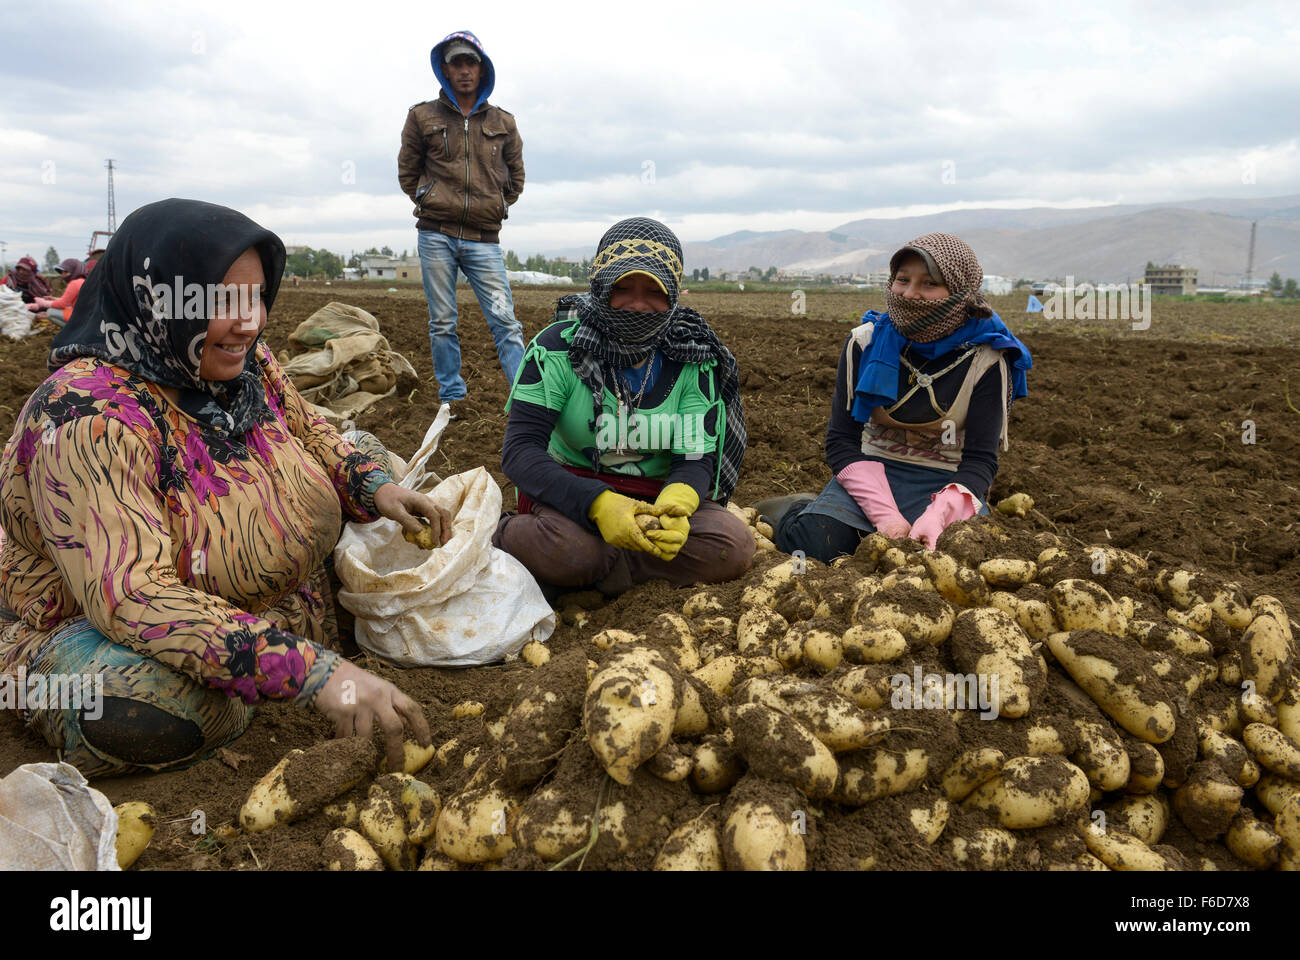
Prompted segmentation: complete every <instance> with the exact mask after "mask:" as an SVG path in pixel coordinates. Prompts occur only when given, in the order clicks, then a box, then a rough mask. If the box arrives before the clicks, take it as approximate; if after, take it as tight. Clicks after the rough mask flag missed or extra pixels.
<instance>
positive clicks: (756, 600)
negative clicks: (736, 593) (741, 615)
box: [740, 584, 776, 609]
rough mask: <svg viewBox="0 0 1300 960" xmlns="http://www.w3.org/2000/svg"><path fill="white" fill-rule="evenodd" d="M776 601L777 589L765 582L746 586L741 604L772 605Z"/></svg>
mask: <svg viewBox="0 0 1300 960" xmlns="http://www.w3.org/2000/svg"><path fill="white" fill-rule="evenodd" d="M775 602H776V591H775V590H774V589H773V588H772V587H769V586H765V585H763V584H753V585H751V586H748V587H746V588H745V590H744V592H743V593H742V594H741V595H740V605H741V606H742V607H745V608H746V609H748V608H750V607H771V606H772V604H774V603H775Z"/></svg>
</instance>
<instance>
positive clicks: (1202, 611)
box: [1165, 603, 1214, 633]
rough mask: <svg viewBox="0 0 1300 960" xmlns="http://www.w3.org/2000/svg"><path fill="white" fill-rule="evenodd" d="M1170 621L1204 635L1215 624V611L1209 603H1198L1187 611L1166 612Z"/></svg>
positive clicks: (1174, 610) (1173, 610)
mask: <svg viewBox="0 0 1300 960" xmlns="http://www.w3.org/2000/svg"><path fill="white" fill-rule="evenodd" d="M1165 616H1166V617H1168V618H1169V620H1170V621H1172V622H1173V623H1175V624H1177V625H1178V626H1180V627H1183V628H1184V629H1187V630H1191V631H1193V632H1194V633H1204V632H1205V631H1206V630H1209V629H1210V624H1211V623H1213V622H1214V611H1213V610H1211V609H1210V605H1209V604H1208V603H1197V604H1194V605H1192V606H1191V607H1189V608H1188V609H1186V610H1179V609H1177V608H1170V609H1168V610H1166V611H1165Z"/></svg>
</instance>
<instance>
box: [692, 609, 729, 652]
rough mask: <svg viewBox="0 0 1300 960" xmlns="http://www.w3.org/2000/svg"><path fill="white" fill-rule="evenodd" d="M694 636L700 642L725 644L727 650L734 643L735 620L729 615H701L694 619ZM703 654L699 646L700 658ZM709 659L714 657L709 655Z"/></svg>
mask: <svg viewBox="0 0 1300 960" xmlns="http://www.w3.org/2000/svg"><path fill="white" fill-rule="evenodd" d="M695 636H696V637H698V638H699V640H700V642H701V643H702V644H704V643H708V644H713V645H715V646H718V645H720V646H725V647H726V648H727V651H729V650H730V648H731V647H732V646H734V645H735V639H736V621H734V620H732V619H731V618H730V617H701V618H700V619H699V620H697V621H695ZM724 652H725V651H724ZM703 656H704V650H703V648H701V650H700V657H701V659H703ZM709 659H714V658H713V657H710V658H709ZM705 662H706V663H707V662H708V661H707V660H706V661H705Z"/></svg>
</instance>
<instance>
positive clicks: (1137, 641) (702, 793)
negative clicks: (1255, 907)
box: [244, 502, 1300, 870]
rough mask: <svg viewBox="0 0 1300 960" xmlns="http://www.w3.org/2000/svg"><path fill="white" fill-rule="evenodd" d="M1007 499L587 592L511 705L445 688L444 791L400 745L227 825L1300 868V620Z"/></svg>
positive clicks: (329, 854) (576, 859)
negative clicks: (1032, 516) (632, 590)
mask: <svg viewBox="0 0 1300 960" xmlns="http://www.w3.org/2000/svg"><path fill="white" fill-rule="evenodd" d="M1018 508H1019V509H1018ZM1025 509H1027V508H1026V506H1025V504H1024V503H1023V502H1012V503H1010V504H1007V505H1006V506H1005V508H1004V509H1002V510H1001V511H1000V515H998V516H995V517H993V518H976V519H974V520H971V521H966V522H964V523H961V524H957V525H954V526H953V527H951V528H949V529H948V530H947V531H945V533H944V534H943V536H942V537H941V538H940V540H939V544H938V547H939V549H938V550H935V551H928V550H925V549H924V548H923V547H922V546H920V545H918V544H916V543H915V542H912V541H906V540H900V541H890V540H888V539H886V538H885V537H883V536H881V535H879V534H873V535H871V536H869V537H867V538H866V539H864V540H863V542H862V544H861V546H860V548H859V549H858V551H857V553H856V554H855V555H854V556H853V557H843V558H840V559H839V560H837V561H836V562H835V563H834V564H832V565H831V566H829V567H828V566H826V565H823V564H820V563H817V562H815V561H812V560H804V559H802V558H798V557H795V558H790V557H785V556H783V555H781V554H779V553H773V552H770V551H768V552H765V553H760V554H759V556H758V558H757V559H756V563H755V569H754V570H753V571H752V572H751V573H750V574H749V575H748V576H747V577H746V578H745V579H744V580H743V581H742V582H740V583H736V584H727V585H720V586H718V587H716V588H705V589H700V590H693V591H682V592H681V594H680V595H681V598H682V599H681V606H680V607H679V608H677V609H673V610H670V611H665V612H663V613H660V614H659V615H658V616H656V617H654V618H653V619H652V620H650V621H649V622H645V621H644V620H641V621H639V622H636V623H625V624H623V626H624V627H625V628H626V629H623V628H620V627H617V626H615V627H608V628H606V629H600V630H595V629H593V628H592V627H591V625H590V623H589V621H588V620H587V619H580V618H579V616H578V613H579V612H580V611H577V608H575V611H574V612H573V613H572V614H571V615H570V616H567V617H566V622H568V623H569V624H570V625H572V626H574V627H575V629H576V630H577V633H578V635H579V636H580V637H581V638H582V645H581V647H579V648H573V649H569V650H567V651H566V652H564V653H560V654H557V655H555V656H553V657H548V658H538V659H536V660H530V661H529V662H530V664H531V665H532V666H533V669H529V670H527V671H516V672H514V673H511V674H510V675H509V676H511V677H512V678H514V677H519V676H522V678H523V679H522V680H520V681H519V683H518V686H517V689H516V690H515V691H514V695H513V698H512V700H511V703H510V707H509V709H508V710H506V711H505V712H504V713H501V714H500V715H497V716H492V715H490V714H489V713H488V712H486V711H485V709H484V706H483V704H481V703H464V704H460V705H458V706H457V707H456V708H455V709H454V710H453V712H452V713H453V716H454V717H455V718H456V719H455V720H454V723H457V724H463V725H464V728H463V729H464V730H465V731H466V732H465V734H463V735H461V736H457V737H453V738H451V739H450V740H448V741H447V742H445V743H443V744H442V745H441V746H439V747H438V748H437V750H436V751H430V752H431V753H433V756H432V758H430V757H428V756H424V757H423V760H424V762H426V763H430V767H429V769H430V770H434V771H439V773H438V777H439V778H440V779H439V780H438V781H437V782H438V783H439V784H440V787H439V790H441V791H442V792H443V793H444V794H445V796H444V798H442V799H444V800H445V802H441V803H440V802H439V800H440V798H439V796H438V793H437V792H435V791H434V788H432V787H430V786H429V785H428V784H424V783H421V782H420V781H419V780H415V779H414V777H413V776H412V774H414V773H417V772H419V769H420V768H419V767H418V766H408V772H407V774H405V775H403V774H388V775H386V776H381V777H379V778H378V779H376V780H375V781H374V783H373V784H372V785H371V786H370V787H369V792H368V795H367V799H366V801H365V803H364V805H361V807H360V808H359V809H346V810H339V809H338V807H339V804H337V803H336V804H334V805H333V806H332V807H330V808H324V807H323V805H324V804H327V803H329V801H330V800H331V799H333V797H328V798H325V799H322V794H323V793H329V792H330V791H329V790H325V791H322V790H319V789H318V790H317V791H316V794H315V795H314V796H313V797H311V798H310V800H309V801H307V802H306V804H305V805H299V806H297V807H294V806H293V804H292V802H291V800H278V799H276V798H275V797H273V798H272V801H271V802H270V806H269V807H266V806H265V805H263V806H259V805H258V804H255V803H254V802H253V798H251V797H250V802H249V803H250V806H249V807H246V813H247V814H248V817H251V818H252V819H251V820H248V819H246V821H245V824H244V825H245V828H246V829H252V828H253V827H252V826H250V823H254V824H260V823H263V822H270V823H272V824H273V823H275V822H282V821H283V820H286V819H295V818H297V817H298V816H302V815H308V814H307V812H306V811H307V810H308V809H309V808H310V809H312V810H317V811H319V810H322V809H324V810H325V813H326V815H327V816H330V817H331V818H332V819H334V820H335V821H336V822H337V825H338V826H337V829H336V830H335V831H334V832H333V833H332V834H330V836H329V838H328V839H327V840H326V842H325V847H324V849H323V851H322V861H323V865H326V866H329V867H330V868H332V869H382V868H384V867H387V868H390V869H411V868H413V867H415V866H416V865H417V864H418V865H419V868H420V869H467V868H471V867H478V868H489V869H493V868H500V867H505V868H519V869H541V868H549V869H574V868H582V867H586V868H593V867H594V868H604V867H608V866H621V867H627V866H640V867H652V868H653V869H657V870H727V869H730V870H802V869H810V868H813V867H814V866H819V865H834V866H841V867H842V866H846V865H847V866H852V867H858V868H873V867H874V868H882V867H886V868H887V867H892V866H902V867H909V866H912V867H922V868H927V867H935V866H938V867H944V868H951V869H999V868H1006V869H1062V870H1106V869H1114V870H1180V869H1222V868H1230V869H1243V868H1253V869H1284V870H1293V869H1297V868H1300V672H1298V671H1297V668H1296V660H1297V655H1296V653H1297V651H1296V641H1295V633H1296V631H1297V630H1300V626H1297V625H1296V624H1295V623H1293V622H1292V621H1291V620H1290V619H1289V618H1288V616H1287V613H1286V611H1285V610H1284V609H1283V607H1282V604H1281V603H1279V602H1278V601H1277V600H1276V599H1275V598H1272V597H1269V596H1255V597H1249V596H1247V595H1246V594H1245V593H1244V592H1243V591H1242V589H1241V588H1240V587H1239V586H1238V585H1236V584H1233V583H1224V582H1221V581H1218V580H1216V579H1214V578H1212V577H1210V576H1207V575H1205V574H1204V573H1199V572H1196V571H1190V570H1167V569H1153V568H1151V567H1150V566H1149V564H1148V563H1147V561H1146V560H1145V559H1143V558H1142V557H1141V556H1139V555H1137V554H1134V553H1131V552H1129V551H1125V550H1120V549H1115V548H1112V547H1095V548H1094V547H1084V546H1081V545H1078V544H1074V545H1067V544H1065V543H1064V542H1062V541H1061V540H1060V539H1058V538H1057V537H1056V536H1054V535H1052V534H1046V533H1034V532H1033V531H1032V528H1031V527H1030V521H1028V520H1025V519H1024V518H1023V513H1024V511H1025ZM742 516H743V511H742ZM749 519H750V520H751V521H752V518H749ZM751 526H752V522H751ZM755 536H756V537H759V536H764V534H763V533H762V531H761V530H756V531H755ZM966 677H974V678H977V679H978V682H972V683H964V682H959V681H960V680H961V679H962V678H966ZM471 730H474V731H477V732H478V735H477V737H476V738H471V737H470V736H469V732H470V731H471ZM471 740H472V741H473V743H474V746H473V747H472V748H467V744H468V743H469V742H470V741H471ZM314 749H317V748H314ZM414 752H415V751H413V753H414ZM419 759H420V758H418V757H417V758H415V760H414V761H413V763H414V762H418V760H419ZM286 762H287V764H290V765H291V764H292V763H293V758H292V757H290V758H286ZM371 763H372V765H373V758H372V761H371ZM362 766H364V764H362ZM339 770H340V772H341V773H340V779H339V781H338V783H340V784H342V783H344V782H345V781H348V780H349V778H351V777H353V775H354V774H355V773H356V770H355V769H353V768H350V767H348V765H347V764H346V763H341V764H339ZM273 773H274V771H273ZM344 773H346V774H347V776H343V775H342V774H344ZM268 778H269V779H270V780H272V781H274V780H275V778H274V777H273V776H271V775H268ZM280 779H281V781H284V782H289V781H291V780H292V778H291V777H285V776H284V775H283V771H282V775H281V777H280ZM356 782H357V781H356V780H355V779H352V780H351V781H350V782H348V784H347V786H346V787H343V788H342V789H339V790H337V792H335V794H334V796H338V795H339V794H342V793H343V792H344V791H345V790H346V789H349V788H351V787H354V786H355V784H356ZM415 784H419V786H415ZM276 789H277V788H275V786H274V783H271V784H270V785H269V786H268V790H271V791H272V792H274V791H275V790H276ZM254 792H255V793H256V792H257V791H256V790H255V791H254ZM281 792H283V790H281ZM278 796H279V794H276V797H278ZM277 804H278V806H277ZM286 804H287V805H286ZM357 806H358V805H357V804H355V803H354V804H353V807H354V808H355V807H357ZM268 809H269V810H272V812H271V813H270V814H268V813H267V812H266V810H268ZM276 811H278V812H276ZM882 818H883V821H882ZM882 822H887V823H888V825H889V829H888V830H879V829H875V828H874V827H873V828H871V829H865V828H864V827H863V825H864V824H876V825H879V824H880V823H882ZM1167 833H1168V834H1169V837H1168V838H1167V837H1166V834H1167ZM868 834H870V835H871V836H872V838H873V839H871V840H870V841H866V840H860V839H855V838H862V837H864V836H866V835H868ZM1166 839H1170V840H1172V841H1173V842H1172V843H1170V842H1165V840H1166ZM832 841H833V842H832ZM855 844H856V846H855ZM831 847H834V848H835V851H836V852H835V857H834V858H831V857H829V856H828V855H827V853H826V851H827V850H829V849H830V848H831ZM846 851H847V854H846ZM846 856H847V857H848V861H847V862H846V860H845V857H846ZM909 858H911V859H909Z"/></svg>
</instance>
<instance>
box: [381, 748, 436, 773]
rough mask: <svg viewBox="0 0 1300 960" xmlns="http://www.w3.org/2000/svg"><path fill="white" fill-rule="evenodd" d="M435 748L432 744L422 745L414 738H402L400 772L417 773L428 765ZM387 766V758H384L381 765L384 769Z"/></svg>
mask: <svg viewBox="0 0 1300 960" xmlns="http://www.w3.org/2000/svg"><path fill="white" fill-rule="evenodd" d="M436 749H437V748H436V747H434V745H433V744H429V745H428V746H427V747H422V746H420V745H419V744H418V743H416V742H415V741H414V740H403V741H402V772H403V773H411V774H415V773H419V772H420V771H421V770H423V769H424V768H425V767H427V766H428V765H429V761H430V760H432V759H433V757H434V753H435V752H436ZM387 766H388V761H387V758H384V759H383V761H382V767H383V768H385V769H386V768H387Z"/></svg>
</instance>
